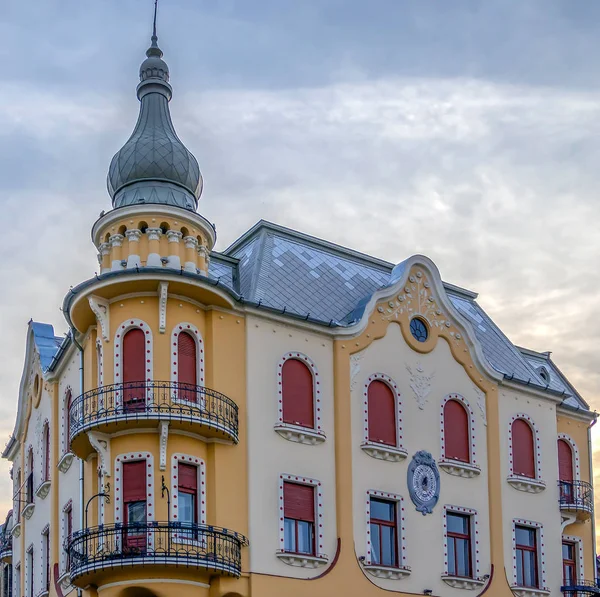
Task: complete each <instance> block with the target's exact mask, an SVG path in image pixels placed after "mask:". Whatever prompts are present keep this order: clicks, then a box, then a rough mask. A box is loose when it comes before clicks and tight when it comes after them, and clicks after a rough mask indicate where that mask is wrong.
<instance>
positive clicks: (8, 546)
mask: <svg viewBox="0 0 600 597" xmlns="http://www.w3.org/2000/svg"><path fill="white" fill-rule="evenodd" d="M11 559H12V535H11V534H10V533H7V534H5V535H4V536H3V537H2V539H1V540H0V561H2V562H10V561H11Z"/></svg>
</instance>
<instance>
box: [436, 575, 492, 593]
mask: <svg viewBox="0 0 600 597" xmlns="http://www.w3.org/2000/svg"><path fill="white" fill-rule="evenodd" d="M442 580H443V581H444V582H445V583H446V584H447V585H448V586H450V587H452V588H453V589H467V590H469V591H474V590H475V589H480V588H481V587H483V585H484V584H485V580H483V579H482V578H464V577H462V576H450V575H448V574H443V575H442Z"/></svg>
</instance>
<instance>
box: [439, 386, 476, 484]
mask: <svg viewBox="0 0 600 597" xmlns="http://www.w3.org/2000/svg"><path fill="white" fill-rule="evenodd" d="M450 400H454V401H455V402H460V403H461V404H462V406H463V407H464V408H465V409H466V411H467V417H468V419H469V462H462V461H460V460H455V459H454V458H448V457H447V456H446V429H445V426H444V409H445V408H446V404H447V403H448V402H450ZM475 421H476V418H475V414H474V413H473V409H472V408H471V405H470V404H469V401H468V400H467V399H466V398H465V397H464V396H461V395H460V394H447V395H446V396H445V397H444V399H443V400H442V404H441V409H440V442H441V453H440V459H439V461H438V464H439V465H440V467H441V468H442V469H443V470H445V471H446V472H447V473H449V474H451V475H456V476H459V477H475V476H477V475H479V474H480V473H481V467H480V466H479V465H478V464H477V442H476V432H475Z"/></svg>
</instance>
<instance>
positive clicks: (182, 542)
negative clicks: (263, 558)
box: [65, 522, 248, 586]
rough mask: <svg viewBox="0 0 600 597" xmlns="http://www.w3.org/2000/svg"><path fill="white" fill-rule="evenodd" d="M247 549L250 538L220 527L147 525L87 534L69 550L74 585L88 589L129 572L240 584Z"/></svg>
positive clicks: (105, 528) (119, 526)
mask: <svg viewBox="0 0 600 597" xmlns="http://www.w3.org/2000/svg"><path fill="white" fill-rule="evenodd" d="M245 545H248V540H247V539H246V537H244V536H243V535H240V534H239V533H235V532H234V531H230V530H228V529H223V528H220V527H214V526H210V525H200V524H183V525H182V524H181V523H176V522H148V523H135V524H130V525H127V524H112V525H103V526H99V527H93V528H88V529H84V530H82V531H78V532H76V533H74V534H73V536H72V537H71V538H70V540H69V541H68V543H67V544H66V546H65V547H66V549H67V553H68V556H69V573H70V579H71V582H72V583H74V584H76V585H78V586H86V585H87V584H89V583H90V582H97V581H99V580H101V578H102V576H103V575H104V573H107V576H108V577H110V576H111V574H112V573H113V572H114V569H115V568H119V569H122V568H125V567H130V566H131V567H133V566H144V567H147V566H153V565H155V566H184V567H186V568H194V569H197V570H204V571H206V572H207V573H208V574H211V575H212V574H221V575H225V576H233V577H236V578H239V576H240V574H241V566H242V547H243V546H245Z"/></svg>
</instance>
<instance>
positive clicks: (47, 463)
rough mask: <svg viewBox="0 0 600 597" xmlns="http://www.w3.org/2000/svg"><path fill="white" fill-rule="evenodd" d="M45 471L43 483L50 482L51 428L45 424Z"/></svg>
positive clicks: (43, 443) (43, 440)
mask: <svg viewBox="0 0 600 597" xmlns="http://www.w3.org/2000/svg"><path fill="white" fill-rule="evenodd" d="M42 435H43V439H42V445H43V459H44V460H43V470H42V473H43V474H42V482H43V481H49V480H50V426H49V425H48V423H45V424H44V432H43V434H42Z"/></svg>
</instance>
